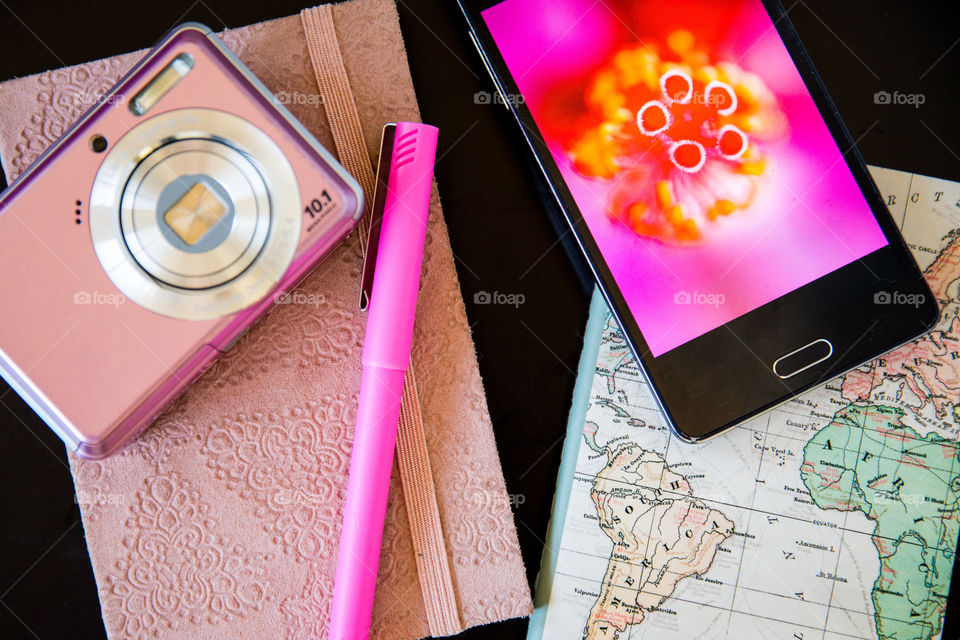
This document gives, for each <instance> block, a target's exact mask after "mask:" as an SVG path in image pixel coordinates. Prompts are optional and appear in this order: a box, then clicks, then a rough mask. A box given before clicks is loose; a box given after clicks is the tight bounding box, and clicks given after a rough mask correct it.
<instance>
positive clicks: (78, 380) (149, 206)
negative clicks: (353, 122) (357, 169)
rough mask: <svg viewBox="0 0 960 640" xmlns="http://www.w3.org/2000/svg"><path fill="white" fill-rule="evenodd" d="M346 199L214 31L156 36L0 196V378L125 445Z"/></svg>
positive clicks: (289, 282) (323, 160)
mask: <svg viewBox="0 0 960 640" xmlns="http://www.w3.org/2000/svg"><path fill="white" fill-rule="evenodd" d="M362 213H363V196H362V193H361V190H360V186H359V185H358V184H357V182H356V181H355V180H354V179H353V178H352V177H350V175H349V174H347V172H346V171H345V170H344V169H343V167H341V166H340V165H339V164H338V163H337V161H336V160H335V159H334V158H333V157H332V156H331V155H330V153H329V152H327V150H325V149H324V148H323V147H322V146H321V145H320V144H319V143H318V142H317V140H316V139H315V138H314V137H313V136H312V135H310V133H308V132H307V131H306V129H304V128H303V126H302V125H301V124H300V123H298V122H297V121H296V120H295V119H294V117H293V116H292V115H291V114H290V113H289V112H288V111H287V110H286V109H285V108H284V107H283V106H282V105H280V104H279V103H278V102H277V100H276V99H275V98H274V97H273V95H272V94H271V93H270V92H269V91H268V90H267V88H266V87H265V86H264V85H263V84H262V83H260V81H259V80H257V78H256V77H255V76H254V75H253V74H252V73H251V72H250V70H249V69H247V67H246V66H245V65H244V64H243V63H242V62H240V60H238V59H237V58H236V56H234V55H233V53H231V52H230V51H229V50H228V49H227V48H226V47H225V46H224V45H223V43H222V42H221V41H220V40H219V39H218V38H217V37H216V36H215V35H214V34H213V33H212V32H211V30H210V29H208V28H207V27H204V26H202V25H198V24H185V25H182V26H180V27H177V28H176V29H174V30H173V31H172V32H170V33H169V34H168V35H167V36H166V37H164V39H163V40H162V41H161V42H160V43H159V44H158V45H157V46H156V47H155V48H154V49H153V50H152V51H151V52H150V53H149V54H148V55H147V56H146V57H145V58H144V59H143V60H142V61H141V62H140V63H139V64H137V65H136V66H135V67H134V68H133V69H132V70H131V71H130V72H129V73H128V74H127V75H126V76H125V77H124V78H123V79H121V80H120V82H118V83H117V85H116V86H115V87H113V89H112V90H111V91H110V92H109V93H108V94H107V95H105V96H104V97H103V99H101V101H100V102H99V103H98V104H97V106H96V107H94V108H93V109H91V110H90V111H88V112H87V113H86V114H85V115H84V116H83V117H82V118H80V120H79V121H78V122H77V123H76V124H75V125H74V126H73V127H72V128H71V129H70V130H69V131H68V132H67V133H66V134H65V135H64V136H63V137H62V138H61V139H60V140H59V141H58V142H57V143H56V144H54V145H53V146H52V147H51V148H50V149H49V150H47V152H46V153H44V154H43V156H41V157H40V158H39V159H38V160H37V162H36V163H34V164H33V165H32V166H31V167H30V168H29V169H27V170H26V171H25V172H24V173H23V175H21V176H20V178H19V179H18V180H16V181H15V182H14V183H13V184H12V185H11V186H10V188H9V189H8V190H7V191H6V192H4V193H3V195H2V197H0V274H2V275H0V303H2V305H3V308H4V312H3V313H2V314H0V374H2V375H3V377H4V378H5V379H6V381H7V382H8V383H9V384H10V386H11V387H13V389H14V390H16V391H17V392H18V393H19V394H20V395H21V396H22V397H23V398H24V400H26V401H27V402H28V403H29V404H30V406H31V407H33V409H34V410H35V411H36V412H37V413H38V414H39V415H40V416H41V417H42V418H43V419H44V420H45V421H46V423H47V424H48V425H50V427H51V428H53V430H54V431H56V432H57V434H58V435H59V436H60V437H61V438H63V440H64V441H65V442H66V443H67V445H68V446H69V447H70V449H72V450H73V451H76V452H77V453H78V454H80V455H82V456H85V457H90V458H101V457H104V456H107V455H109V454H110V453H112V452H114V451H116V450H117V448H118V447H120V446H121V445H122V444H123V443H125V442H126V441H128V440H129V439H131V438H132V437H134V436H135V435H136V434H137V433H139V432H140V431H141V430H142V429H143V428H144V427H146V426H147V425H149V424H150V422H151V421H152V420H153V418H154V417H155V416H156V415H157V414H158V413H159V412H160V410H161V409H163V407H164V406H166V405H167V404H168V403H169V402H170V401H171V400H173V399H174V398H176V397H177V396H178V395H179V394H180V393H181V392H182V391H183V390H184V389H185V387H186V386H187V385H189V384H190V383H191V382H192V381H193V380H194V379H196V378H197V377H198V376H199V375H200V374H201V373H202V372H203V371H204V369H206V367H208V366H209V365H210V364H211V363H212V362H213V361H214V360H215V359H216V358H217V357H218V356H219V355H220V354H221V353H222V352H223V351H225V350H226V349H228V348H229V347H230V345H231V344H233V343H234V341H235V340H236V339H237V338H238V337H239V336H240V335H241V334H242V333H243V332H244V331H245V330H246V329H247V328H249V327H250V325H251V324H252V323H254V322H255V321H256V320H257V319H259V318H260V317H261V316H263V315H264V314H265V313H266V312H267V311H268V310H269V309H270V308H271V307H272V306H273V305H274V304H275V302H276V301H277V299H278V297H279V296H281V295H282V294H283V293H284V292H286V291H289V290H290V289H292V288H293V287H295V286H296V285H297V283H298V282H300V280H302V279H303V278H304V277H305V276H306V275H307V274H308V273H309V272H310V270H311V269H312V268H313V267H314V266H316V265H317V264H318V263H319V262H320V261H321V260H322V259H323V258H324V257H325V256H326V255H327V254H329V253H330V251H331V250H332V249H333V248H334V247H335V246H337V245H338V244H339V243H340V242H342V241H343V239H344V238H345V237H346V236H347V235H348V234H349V233H350V231H351V230H352V229H353V228H354V227H355V226H356V224H357V223H358V222H359V220H360V217H361V215H362Z"/></svg>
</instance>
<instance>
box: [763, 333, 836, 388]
mask: <svg viewBox="0 0 960 640" xmlns="http://www.w3.org/2000/svg"><path fill="white" fill-rule="evenodd" d="M832 355H833V343H832V342H830V341H829V340H827V339H826V338H820V339H819V340H814V341H813V342H811V343H809V344H805V345H803V346H802V347H800V348H799V349H795V350H793V351H791V352H790V353H788V354H786V355H783V356H780V357H779V358H777V359H776V360H775V361H774V363H773V373H774V374H776V376H777V377H778V378H780V379H781V380H786V379H787V378H792V377H793V376H795V375H797V374H798V373H802V372H804V371H806V370H807V369H809V368H810V367H813V366H816V365H818V364H820V363H821V362H823V361H824V360H826V359H828V358H829V357H830V356H832Z"/></svg>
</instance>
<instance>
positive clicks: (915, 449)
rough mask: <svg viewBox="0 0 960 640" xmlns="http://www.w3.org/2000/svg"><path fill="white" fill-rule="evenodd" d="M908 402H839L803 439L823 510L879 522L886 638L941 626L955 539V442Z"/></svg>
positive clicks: (877, 611) (927, 634) (879, 587)
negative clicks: (913, 417) (912, 411)
mask: <svg viewBox="0 0 960 640" xmlns="http://www.w3.org/2000/svg"><path fill="white" fill-rule="evenodd" d="M903 415H904V414H903V410H902V409H900V408H898V407H891V406H885V405H880V404H876V403H870V402H860V403H855V404H851V405H849V406H847V407H845V408H843V409H841V410H840V411H838V412H837V413H836V414H835V415H834V416H833V419H832V420H831V421H830V424H828V425H827V426H826V427H824V428H822V429H820V430H819V431H818V432H817V434H816V435H815V436H814V437H813V438H812V439H811V440H810V441H809V442H808V443H807V444H806V446H805V447H804V450H803V464H802V466H801V469H800V475H801V477H802V478H803V482H804V484H805V485H806V487H807V489H808V490H809V491H810V495H811V497H812V498H813V501H814V502H815V503H816V504H817V506H819V507H820V508H822V509H838V510H841V511H853V510H859V511H862V512H863V513H864V514H866V516H867V517H868V518H869V519H871V520H873V521H875V522H876V528H875V530H874V532H873V536H872V539H873V543H874V545H875V546H876V548H877V551H878V553H879V556H880V573H879V575H878V576H877V579H876V581H875V582H874V584H873V591H872V597H873V604H874V616H875V623H876V628H877V635H878V636H879V637H880V638H881V640H907V639H910V640H917V639H920V640H928V639H929V638H932V637H934V636H935V635H936V634H938V633H940V629H941V626H942V624H943V616H944V611H945V608H946V599H947V593H948V590H949V588H950V577H951V574H952V567H953V561H954V553H955V549H956V547H957V535H958V529H960V526H958V514H957V508H958V498H960V477H958V474H960V460H958V455H957V449H958V445H957V443H954V442H952V441H949V440H945V439H943V438H941V437H939V436H938V435H936V434H935V433H931V434H928V435H927V436H925V437H921V436H920V435H919V434H917V432H916V431H914V430H913V429H911V428H910V427H908V426H906V425H904V424H903V422H902V420H901V419H902V417H903Z"/></svg>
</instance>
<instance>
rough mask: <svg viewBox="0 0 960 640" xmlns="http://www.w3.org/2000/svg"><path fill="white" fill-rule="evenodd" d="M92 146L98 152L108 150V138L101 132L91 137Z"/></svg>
mask: <svg viewBox="0 0 960 640" xmlns="http://www.w3.org/2000/svg"><path fill="white" fill-rule="evenodd" d="M90 148H91V149H92V150H93V151H95V152H96V153H103V152H104V151H106V150H107V139H106V138H104V137H103V136H102V135H100V134H99V133H97V134H95V135H93V136H91V137H90Z"/></svg>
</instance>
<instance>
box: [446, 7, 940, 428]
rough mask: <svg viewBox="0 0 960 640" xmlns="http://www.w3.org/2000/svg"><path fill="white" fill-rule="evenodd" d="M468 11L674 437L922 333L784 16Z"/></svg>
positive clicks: (919, 315)
mask: <svg viewBox="0 0 960 640" xmlns="http://www.w3.org/2000/svg"><path fill="white" fill-rule="evenodd" d="M458 1H459V5H460V7H461V10H462V11H463V13H464V15H465V16H466V19H467V22H468V26H469V36H470V38H471V40H472V41H473V43H474V45H475V46H476V48H477V50H478V52H479V54H480V57H481V59H482V61H483V63H484V65H485V67H486V69H487V70H488V72H489V74H490V76H491V78H492V80H493V82H494V85H495V87H496V90H497V95H496V98H495V99H496V100H497V101H499V102H502V103H503V104H504V105H506V106H507V107H508V108H509V109H510V110H511V111H512V113H513V115H514V116H515V118H516V120H517V122H518V124H519V125H520V130H521V132H522V133H523V135H524V137H525V138H526V141H527V143H528V144H529V146H530V149H531V150H532V152H533V153H534V155H535V156H536V159H537V161H538V163H539V165H540V167H541V169H542V170H543V173H544V174H545V176H546V178H547V181H548V182H549V184H550V186H551V188H552V191H553V193H554V195H555V197H556V199H557V201H558V202H559V204H560V207H561V209H562V210H563V212H564V215H565V216H566V218H567V222H568V223H569V227H570V233H572V234H573V235H574V237H575V238H576V240H577V242H578V244H579V246H580V248H581V249H582V251H583V253H584V255H585V256H586V258H587V261H588V262H589V264H590V266H591V269H592V271H593V274H594V276H595V278H596V281H597V283H598V286H599V288H600V290H601V291H602V293H603V295H604V297H605V298H606V300H607V302H608V304H609V306H610V309H611V310H612V312H613V314H614V315H615V316H616V318H617V320H618V321H619V323H620V326H621V327H622V329H623V332H624V334H625V335H626V337H627V340H628V341H629V343H630V345H631V348H632V350H633V353H634V355H635V356H636V360H637V364H638V365H639V366H640V368H641V369H642V370H643V372H644V374H645V376H646V377H647V379H648V381H649V382H650V384H651V386H652V388H653V390H654V391H655V395H656V396H657V398H658V402H659V403H660V405H661V408H662V410H663V412H664V414H665V416H666V418H667V420H668V421H669V422H670V424H671V426H672V427H673V429H674V431H675V432H676V433H677V435H679V436H680V437H681V438H682V439H684V440H686V441H689V442H699V441H702V440H704V439H706V438H709V437H710V436H713V435H715V434H718V433H720V432H722V431H724V430H725V429H728V428H730V427H731V426H734V425H735V424H737V423H739V422H741V421H743V420H745V419H747V418H750V417H752V416H754V415H757V414H759V413H761V412H763V411H765V410H767V409H770V408H772V407H774V406H776V405H778V404H780V403H782V402H784V401H786V400H788V399H789V398H791V397H793V396H795V395H796V394H798V393H800V392H802V391H803V390H805V389H808V388H810V387H811V386H813V385H815V384H817V383H819V382H822V381H824V380H825V379H828V378H830V377H832V376H835V375H837V374H840V373H842V372H844V371H846V370H849V369H851V368H853V367H856V366H858V365H860V364H862V363H863V362H866V361H868V360H870V359H872V358H875V357H877V356H879V355H881V354H883V353H884V352H886V351H889V350H890V349H893V348H895V347H897V346H898V345H900V344H902V343H904V342H906V341H908V340H910V339H912V338H915V337H917V336H918V335H921V334H923V333H925V332H926V331H928V330H930V328H931V327H932V326H933V323H934V322H935V321H936V318H937V313H938V311H937V301H936V300H935V299H934V297H933V294H932V293H931V291H930V289H929V287H928V286H927V284H926V282H925V281H924V278H923V275H922V273H921V271H920V270H919V268H918V267H917V265H916V263H915V262H914V260H913V258H912V257H911V255H910V253H909V251H908V249H907V247H906V245H905V244H904V242H903V240H902V238H901V237H900V234H899V232H898V230H897V228H896V225H895V224H894V222H893V220H892V219H891V217H890V214H889V212H888V211H887V208H886V206H885V204H884V202H883V200H882V198H881V196H880V194H879V193H878V191H877V189H876V186H875V185H874V183H873V181H872V180H871V178H870V176H869V174H868V173H867V169H866V166H865V165H864V162H863V159H862V158H861V157H860V155H859V153H858V151H857V148H856V145H855V144H854V141H853V139H852V137H851V135H850V133H849V132H848V131H847V129H846V128H845V127H844V124H843V122H842V121H841V119H840V116H839V114H838V113H837V110H836V108H835V107H834V106H833V103H832V102H831V100H830V97H829V96H828V95H827V92H826V90H825V88H824V86H823V84H822V82H821V81H820V79H819V76H818V75H817V73H816V71H815V69H814V67H813V65H812V63H811V61H810V59H809V57H808V55H807V54H806V53H805V51H804V49H803V46H802V44H801V43H800V40H799V38H798V36H797V33H796V31H795V30H794V28H793V26H792V25H791V24H790V21H789V19H788V17H787V15H786V12H785V11H784V9H783V7H782V6H781V4H780V3H779V2H776V1H769V0H722V1H716V0H676V1H674V2H654V1H653V0H629V1H628V0H607V1H606V2H592V0H458Z"/></svg>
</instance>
